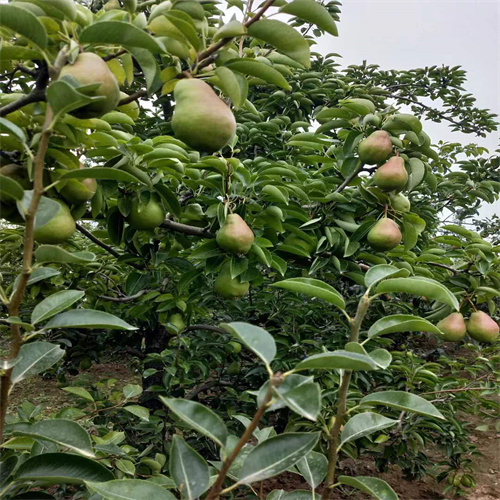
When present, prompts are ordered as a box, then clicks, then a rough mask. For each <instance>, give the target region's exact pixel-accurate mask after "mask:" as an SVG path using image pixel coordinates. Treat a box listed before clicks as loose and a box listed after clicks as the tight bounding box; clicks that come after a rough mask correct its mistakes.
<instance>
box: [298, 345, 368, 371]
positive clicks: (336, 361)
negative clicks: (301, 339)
mask: <svg viewBox="0 0 500 500" xmlns="http://www.w3.org/2000/svg"><path fill="white" fill-rule="evenodd" d="M333 369H335V370H339V369H342V370H375V369H376V365H375V362H374V361H373V360H372V359H371V358H370V357H369V356H366V355H364V354H358V353H355V352H349V351H342V350H339V351H332V352H322V353H320V354H314V355H313V356H309V357H308V358H306V359H304V360H303V361H301V362H300V363H299V364H298V365H297V366H296V367H295V368H294V371H300V370H333Z"/></svg>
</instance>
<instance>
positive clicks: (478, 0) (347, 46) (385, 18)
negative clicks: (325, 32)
mask: <svg viewBox="0 0 500 500" xmlns="http://www.w3.org/2000/svg"><path fill="white" fill-rule="evenodd" d="M341 11H342V12H341V14H340V23H339V26H338V27H339V36H338V37H336V38H333V37H331V36H324V37H322V38H320V39H319V40H318V45H316V47H315V48H314V49H313V50H316V51H318V52H321V53H323V54H326V53H328V52H337V53H339V54H340V55H342V59H341V60H340V61H339V62H340V63H341V64H342V65H343V66H348V65H349V64H361V63H362V62H363V60H364V59H365V60H367V61H368V63H371V64H378V65H379V66H380V67H381V68H382V69H410V68H417V67H424V66H433V65H442V64H444V65H446V66H457V65H461V66H462V67H463V69H465V70H466V71H467V83H466V85H465V88H466V89H467V91H469V92H470V93H472V94H473V95H474V97H476V99H477V106H478V107H481V108H489V109H491V110H492V111H493V112H494V113H497V114H499V115H500V0H451V1H450V0H431V1H425V0H392V1H390V0H344V2H343V5H342V7H341ZM424 127H425V130H426V132H427V133H428V134H429V135H430V136H431V139H432V140H433V142H437V141H439V140H443V141H450V142H451V141H453V142H462V143H471V142H473V143H476V144H480V145H482V146H484V147H486V148H488V149H489V151H490V154H494V153H495V150H496V149H498V148H499V139H498V137H499V134H498V132H495V133H492V134H489V136H488V137H486V138H482V137H476V136H474V135H470V134H461V133H458V132H452V131H451V129H450V128H449V127H448V126H447V125H446V122H443V123H440V124H434V123H426V124H425V125H424ZM494 213H496V214H497V215H500V202H497V203H495V204H491V205H487V206H485V207H484V209H483V210H482V215H483V216H491V215H492V214H494Z"/></svg>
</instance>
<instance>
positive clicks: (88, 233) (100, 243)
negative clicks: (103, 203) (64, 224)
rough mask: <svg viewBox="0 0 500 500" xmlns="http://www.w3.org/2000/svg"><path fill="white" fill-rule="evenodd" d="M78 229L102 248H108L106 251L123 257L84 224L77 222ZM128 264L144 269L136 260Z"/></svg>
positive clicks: (114, 255)
mask: <svg viewBox="0 0 500 500" xmlns="http://www.w3.org/2000/svg"><path fill="white" fill-rule="evenodd" d="M76 229H78V231H80V233H82V234H83V235H84V236H86V237H87V238H88V239H89V240H90V241H93V242H94V243H95V244H96V245H97V246H100V247H101V248H102V249H104V250H106V252H108V253H109V254H111V255H112V256H113V257H117V258H118V257H121V255H120V254H119V253H118V252H117V251H116V250H115V249H114V248H113V247H110V246H109V245H106V243H104V242H103V241H101V240H100V239H99V238H96V237H95V236H94V235H93V234H92V233H91V232H90V231H87V230H86V229H85V228H84V227H83V226H80V224H76ZM126 264H128V265H129V266H132V267H135V268H136V269H142V267H141V266H139V265H138V264H135V263H134V262H126Z"/></svg>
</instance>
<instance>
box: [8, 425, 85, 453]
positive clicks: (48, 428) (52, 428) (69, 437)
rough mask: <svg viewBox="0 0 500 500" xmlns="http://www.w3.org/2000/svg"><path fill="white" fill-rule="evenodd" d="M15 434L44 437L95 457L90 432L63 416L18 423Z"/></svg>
mask: <svg viewBox="0 0 500 500" xmlns="http://www.w3.org/2000/svg"><path fill="white" fill-rule="evenodd" d="M14 435H17V436H28V437H31V438H34V439H44V440H46V441H50V442H52V443H57V444H58V445H60V446H62V447H63V448H69V449H70V450H73V451H76V452H77V453H79V454H80V455H84V456H86V457H91V458H92V457H93V456H94V453H93V451H92V443H91V441H90V436H89V434H88V432H87V431H86V430H85V429H84V428H83V427H82V426H81V425H79V424H77V423H76V422H72V421H71V420H65V419H62V418H52V419H50V420H40V421H38V422H35V423H34V424H16V425H15V426H14Z"/></svg>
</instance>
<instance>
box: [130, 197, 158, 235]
mask: <svg viewBox="0 0 500 500" xmlns="http://www.w3.org/2000/svg"><path fill="white" fill-rule="evenodd" d="M165 215H166V213H165V210H164V208H163V207H162V205H161V204H160V203H158V202H157V201H155V200H153V199H151V200H149V203H148V204H147V205H145V206H144V205H143V206H141V207H140V206H139V201H138V200H137V199H134V201H133V202H132V207H131V209H130V213H129V214H128V216H127V218H126V221H127V222H128V223H129V224H130V225H131V226H132V227H133V228H134V229H138V230H142V231H150V230H152V229H154V228H155V227H158V226H159V225H160V224H161V223H162V222H163V221H164V220H165Z"/></svg>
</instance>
